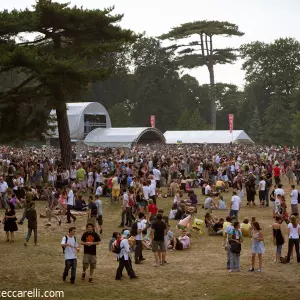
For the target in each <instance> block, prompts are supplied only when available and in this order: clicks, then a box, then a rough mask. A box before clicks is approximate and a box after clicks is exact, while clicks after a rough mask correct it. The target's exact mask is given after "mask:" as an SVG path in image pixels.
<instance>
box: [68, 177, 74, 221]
mask: <svg viewBox="0 0 300 300" xmlns="http://www.w3.org/2000/svg"><path fill="white" fill-rule="evenodd" d="M67 192H68V198H67V223H71V218H72V219H73V222H74V223H75V222H76V217H75V216H73V214H71V209H72V208H73V207H74V205H75V200H74V192H73V190H72V183H69V184H68V188H67Z"/></svg>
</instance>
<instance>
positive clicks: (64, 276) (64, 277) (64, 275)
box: [62, 273, 68, 281]
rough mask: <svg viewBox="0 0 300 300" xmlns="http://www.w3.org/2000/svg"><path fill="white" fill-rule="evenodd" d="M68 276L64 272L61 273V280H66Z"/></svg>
mask: <svg viewBox="0 0 300 300" xmlns="http://www.w3.org/2000/svg"><path fill="white" fill-rule="evenodd" d="M67 277H68V275H66V274H65V273H63V278H62V279H63V281H66V278H67Z"/></svg>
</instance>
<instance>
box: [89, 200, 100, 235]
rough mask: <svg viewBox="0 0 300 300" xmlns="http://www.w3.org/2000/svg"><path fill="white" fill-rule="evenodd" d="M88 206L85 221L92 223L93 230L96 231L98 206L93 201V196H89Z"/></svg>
mask: <svg viewBox="0 0 300 300" xmlns="http://www.w3.org/2000/svg"><path fill="white" fill-rule="evenodd" d="M88 208H89V211H88V222H87V223H92V224H93V226H94V229H95V231H96V232H97V227H98V226H97V219H98V208H97V205H96V203H95V201H94V198H93V196H89V204H88Z"/></svg>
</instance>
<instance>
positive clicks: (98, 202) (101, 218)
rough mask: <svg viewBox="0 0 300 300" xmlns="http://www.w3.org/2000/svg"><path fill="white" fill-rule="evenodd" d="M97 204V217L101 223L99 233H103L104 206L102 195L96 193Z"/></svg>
mask: <svg viewBox="0 0 300 300" xmlns="http://www.w3.org/2000/svg"><path fill="white" fill-rule="evenodd" d="M95 199H96V200H95V204H96V206H97V209H98V217H97V221H98V225H99V233H100V234H102V230H103V229H102V226H103V217H102V215H103V208H102V201H101V200H100V196H99V195H96V196H95Z"/></svg>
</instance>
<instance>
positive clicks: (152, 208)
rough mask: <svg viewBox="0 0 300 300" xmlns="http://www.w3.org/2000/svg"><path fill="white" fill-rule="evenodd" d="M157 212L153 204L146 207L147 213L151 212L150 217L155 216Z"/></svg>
mask: <svg viewBox="0 0 300 300" xmlns="http://www.w3.org/2000/svg"><path fill="white" fill-rule="evenodd" d="M157 211H158V209H157V207H156V205H155V204H150V205H149V206H148V212H151V213H152V215H156V214H157Z"/></svg>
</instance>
